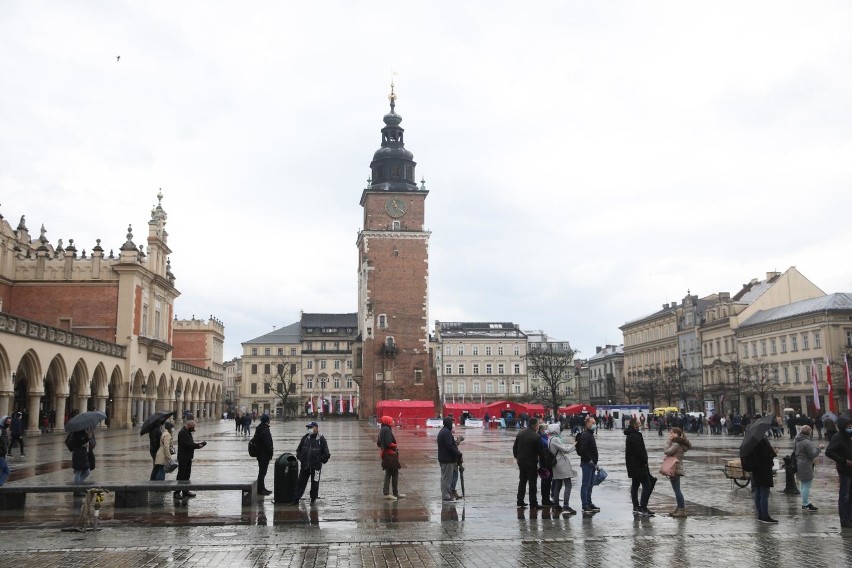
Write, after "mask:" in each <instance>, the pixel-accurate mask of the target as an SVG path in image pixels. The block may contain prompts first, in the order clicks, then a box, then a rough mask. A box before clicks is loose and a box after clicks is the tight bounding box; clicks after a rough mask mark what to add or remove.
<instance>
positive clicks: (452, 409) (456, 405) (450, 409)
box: [444, 402, 486, 421]
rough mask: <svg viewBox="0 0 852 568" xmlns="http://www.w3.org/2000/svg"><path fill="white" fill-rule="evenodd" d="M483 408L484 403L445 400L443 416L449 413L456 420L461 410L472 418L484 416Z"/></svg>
mask: <svg viewBox="0 0 852 568" xmlns="http://www.w3.org/2000/svg"><path fill="white" fill-rule="evenodd" d="M485 408H486V407H485V405H484V404H481V403H479V402H477V403H472V404H465V403H462V402H446V403H444V416H449V415H450V414H452V415H453V417H454V418H455V419H456V421H458V419H459V417H460V416H461V415H462V412H465V411H467V412H469V413H470V415H471V416H473V417H474V418H484V417H485Z"/></svg>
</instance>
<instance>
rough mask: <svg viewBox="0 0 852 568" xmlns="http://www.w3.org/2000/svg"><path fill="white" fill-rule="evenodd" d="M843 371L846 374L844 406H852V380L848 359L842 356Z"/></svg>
mask: <svg viewBox="0 0 852 568" xmlns="http://www.w3.org/2000/svg"><path fill="white" fill-rule="evenodd" d="M843 373H844V374H845V375H846V408H852V380H850V376H849V359H847V358H846V355H844V356H843Z"/></svg>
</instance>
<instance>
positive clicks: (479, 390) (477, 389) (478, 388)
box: [473, 381, 482, 394]
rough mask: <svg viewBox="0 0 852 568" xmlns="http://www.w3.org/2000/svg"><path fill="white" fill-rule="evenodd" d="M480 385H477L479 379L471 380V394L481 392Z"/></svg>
mask: <svg viewBox="0 0 852 568" xmlns="http://www.w3.org/2000/svg"><path fill="white" fill-rule="evenodd" d="M481 392H482V391H481V387H480V386H479V381H473V394H479V393H481Z"/></svg>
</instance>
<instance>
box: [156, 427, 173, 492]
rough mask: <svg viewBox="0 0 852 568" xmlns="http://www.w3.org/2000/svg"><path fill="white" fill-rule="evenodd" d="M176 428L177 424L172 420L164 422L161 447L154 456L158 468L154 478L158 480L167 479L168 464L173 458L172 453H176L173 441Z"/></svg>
mask: <svg viewBox="0 0 852 568" xmlns="http://www.w3.org/2000/svg"><path fill="white" fill-rule="evenodd" d="M174 428H175V425H174V424H172V423H171V422H166V423H165V424H163V434H162V436H160V448H159V449H158V450H157V454H156V455H155V456H154V467H155V468H156V469H157V473H156V477H155V478H154V479H156V480H158V481H163V480H165V479H166V464H168V463H169V461H170V460H171V459H172V454H174V453H175V449H174V445H173V443H172V441H173V437H172V431H173V430H174Z"/></svg>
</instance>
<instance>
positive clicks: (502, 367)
mask: <svg viewBox="0 0 852 568" xmlns="http://www.w3.org/2000/svg"><path fill="white" fill-rule="evenodd" d="M505 372H506V367H505V365H503V363H498V364H497V374H498V375H502V374H504V373H505Z"/></svg>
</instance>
